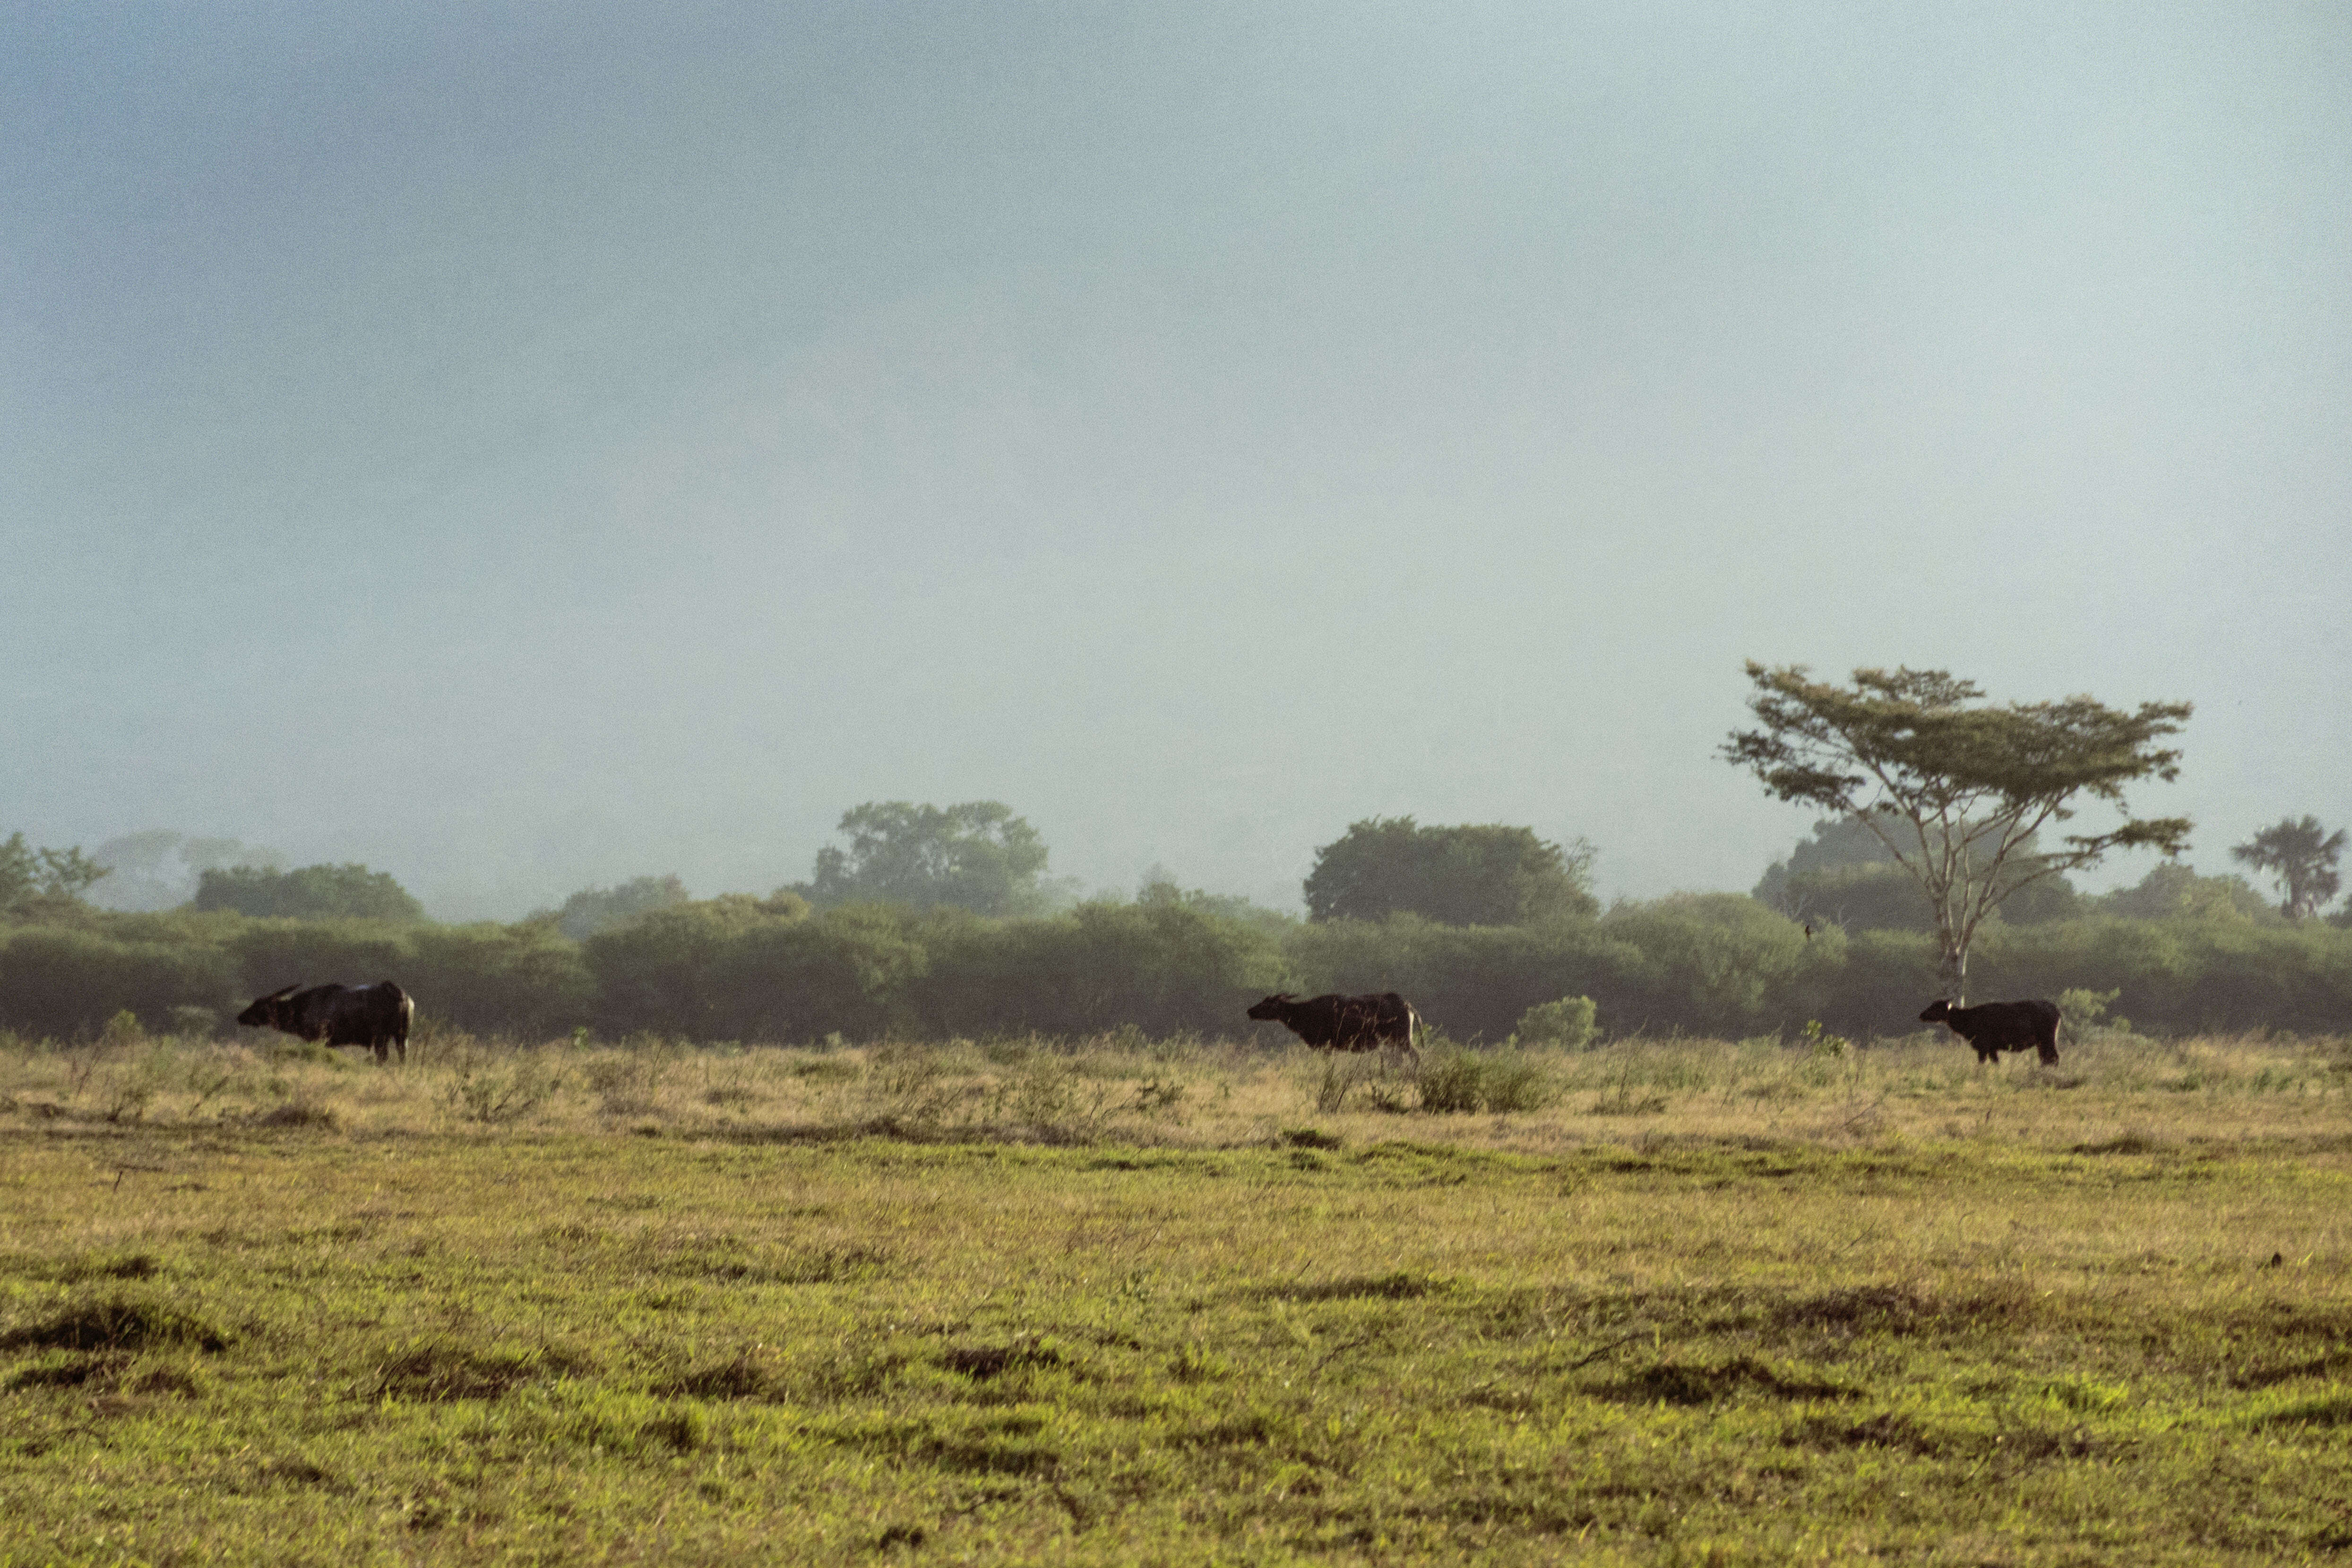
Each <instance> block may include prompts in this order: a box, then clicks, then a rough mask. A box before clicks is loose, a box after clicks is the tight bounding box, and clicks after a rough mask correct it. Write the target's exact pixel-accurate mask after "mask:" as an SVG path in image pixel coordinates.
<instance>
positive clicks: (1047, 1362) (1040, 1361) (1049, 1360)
mask: <svg viewBox="0 0 2352 1568" xmlns="http://www.w3.org/2000/svg"><path fill="white" fill-rule="evenodd" d="M1065 1362H1066V1358H1065V1357H1064V1356H1063V1354H1062V1352H1060V1351H1059V1350H1057V1349H1055V1347H1054V1346H1053V1345H1052V1344H1051V1343H1049V1342H1046V1341H1043V1340H1018V1341H1015V1342H1013V1343H1012V1344H1009V1345H958V1346H956V1347H954V1348H952V1349H950V1350H949V1351H947V1352H944V1353H943V1354H942V1355H940V1365H941V1366H943V1367H945V1368H947V1369H948V1370H949V1371H950V1372H956V1373H962V1374H963V1375H964V1376H966V1377H969V1378H971V1379H973V1380H975V1381H985V1380H986V1379H989V1378H992V1377H995V1376H998V1375H999V1374H1001V1373H1006V1372H1010V1371H1012V1370H1013V1369H1014V1368H1016V1367H1024V1366H1061V1365H1063V1364H1065Z"/></svg>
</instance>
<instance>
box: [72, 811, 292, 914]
mask: <svg viewBox="0 0 2352 1568" xmlns="http://www.w3.org/2000/svg"><path fill="white" fill-rule="evenodd" d="M90 858H91V859H93V860H95V861H97V862H98V863H99V864H100V865H101V866H103V867H105V868H107V871H108V872H109V875H108V877H107V879H106V880H105V881H103V882H101V883H100V884H99V887H98V890H97V892H96V893H95V894H94V895H93V897H92V898H91V900H90V901H91V902H92V903H96V904H101V905H103V906H105V907H106V908H108V909H110V910H172V909H177V908H179V907H180V906H181V905H182V904H184V903H186V902H187V901H188V900H190V899H192V898H194V897H195V894H196V883H197V880H198V879H200V878H201V877H202V876H203V875H204V873H205V872H206V871H211V870H221V869H226V868H228V867H231V866H266V867H268V868H272V869H278V868H283V867H284V866H285V864H286V857H285V856H283V855H280V854H279V853H278V851H277V850H275V849H265V848H263V847H260V846H259V845H256V844H244V843H240V842H238V841H237V840H236V839H234V838H197V837H190V836H189V835H187V834H184V833H173V832H171V831H169V830H168V829H165V828H151V829H149V830H147V831H145V832H142V833H126V834H124V835H123V836H122V837H119V838H110V839H108V840H107V841H106V842H105V843H103V844H101V845H100V846H99V847H97V848H95V849H93V850H91V851H90Z"/></svg>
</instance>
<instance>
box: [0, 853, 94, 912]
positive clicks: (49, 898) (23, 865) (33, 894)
mask: <svg viewBox="0 0 2352 1568" xmlns="http://www.w3.org/2000/svg"><path fill="white" fill-rule="evenodd" d="M105 875H106V868H105V867H103V866H101V865H100V864H99V863H98V862H97V861H95V860H92V859H91V858H89V856H87V855H84V854H83V853H82V852H81V848H80V847H79V845H77V846H75V847H73V848H70V849H36V848H34V847H32V846H31V845H29V844H27V843H26V842H25V836H24V835H23V834H22V833H12V834H10V835H9V836H8V837H7V838H6V840H5V842H0V916H16V915H23V914H26V913H28V912H31V911H33V910H36V909H37V907H38V906H39V905H41V904H43V903H66V904H69V903H71V902H72V901H73V900H77V899H79V898H80V897H81V896H82V894H84V893H86V892H88V891H89V889H90V888H91V886H92V885H93V884H95V883H96V882H97V881H98V880H99V879H100V878H102V877H104V876H105Z"/></svg>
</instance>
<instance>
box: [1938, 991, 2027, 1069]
mask: <svg viewBox="0 0 2352 1568" xmlns="http://www.w3.org/2000/svg"><path fill="white" fill-rule="evenodd" d="M1919 1021H1920V1022H1921V1023H1923V1024H1933V1023H1937V1022H1938V1021H1941V1022H1943V1023H1947V1024H1949V1025H1950V1026H1952V1033H1954V1034H1956V1035H1958V1036H1959V1037H1960V1038H1962V1039H1964V1040H1966V1041H1968V1043H1969V1044H1970V1045H1972V1046H1974V1047H1976V1048H1977V1060H1979V1061H1980V1062H1998V1061H2000V1053H2001V1052H2003V1051H2021V1050H2023V1049H2024V1048H2025V1047H2028V1046H2032V1047H2033V1048H2034V1049H2035V1050H2036V1051H2038V1052H2039V1053H2041V1057H2042V1065H2043V1066H2044V1067H2048V1066H2050V1065H2051V1064H2053V1063H2054V1062H2056V1061H2057V1059H2058V1004H2056V1003H2055V1002H2041V1001H2034V1002H1986V1003H1982V1004H1979V1005H1977V1006H1974V1007H1955V1006H1953V1005H1951V1004H1950V1003H1949V1002H1930V1003H1928V1004H1927V1011H1926V1012H1924V1013H1922V1014H1920V1015H1919Z"/></svg>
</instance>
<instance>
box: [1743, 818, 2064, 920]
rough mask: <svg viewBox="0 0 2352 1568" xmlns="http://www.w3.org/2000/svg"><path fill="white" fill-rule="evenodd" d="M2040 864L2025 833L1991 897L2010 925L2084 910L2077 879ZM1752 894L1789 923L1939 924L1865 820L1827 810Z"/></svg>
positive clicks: (1980, 848)
mask: <svg viewBox="0 0 2352 1568" xmlns="http://www.w3.org/2000/svg"><path fill="white" fill-rule="evenodd" d="M1987 852H1988V846H1986V845H1985V844H1984V843H1982V842H1981V841H1980V842H1979V844H1978V845H1976V846H1975V847H1974V848H1973V849H1972V850H1971V853H1972V854H1975V855H1978V856H1982V855H1984V854H1985V853H1987ZM1982 869H1983V868H1979V874H1981V872H1982ZM2003 879H2004V880H2005V881H2006V882H2007V883H2008V884H2009V886H2008V887H2007V888H2006V889H2004V891H2003V892H2002V893H2001V896H2000V899H1999V900H1996V901H1997V902H1998V903H1999V904H2000V917H2001V919H2003V920H2005V921H2008V922H2010V923H2011V925H2041V924H2044V923H2046V922H2048V921H2060V920H2065V919H2068V918H2069V917H2071V916H2074V915H2076V914H2079V913H2080V912H2081V911H2082V908H2083V900H2082V896H2081V895H2080V894H2078V893H2077V892H2076V891H2075V890H2074V885H2073V884H2072V883H2070V882H2068V881H2067V880H2066V879H2065V878H2064V877H2063V876H2056V875H2051V876H2044V875H2042V857H2041V856H2040V854H2039V853H2037V851H2036V847H2035V836H2034V835H2032V834H2028V835H2026V837H2025V838H2024V839H2023V840H2022V841H2021V843H2019V845H2018V846H2017V848H2016V851H2015V853H2014V854H2012V855H2011V858H2010V863H2009V865H2008V867H2007V868H2004V871H2003ZM1751 896H1752V897H1753V898H1754V899H1755V900H1756V901H1757V902H1759V903H1760V904H1763V905H1765V906H1766V907H1768V908H1770V909H1774V910H1780V913H1782V914H1784V915H1786V916H1788V917H1789V918H1790V920H1793V921H1808V922H1811V923H1814V924H1822V923H1827V924H1831V925H1840V926H1844V927H1846V928H1847V929H1849V930H1852V931H1934V930H1935V929H1936V922H1935V918H1934V915H1933V913H1932V911H1930V910H1929V909H1928V908H1927V900H1925V899H1923V898H1921V897H1920V896H1919V885H1918V883H1916V881H1914V880H1913V879H1911V878H1910V877H1909V876H1908V875H1906V873H1905V871H1904V869H1903V868H1902V866H1901V865H1900V864H1899V863H1898V862H1897V861H1896V860H1895V854H1894V851H1892V850H1890V849H1889V848H1887V847H1886V846H1885V843H1884V842H1882V841H1881V840H1880V839H1879V837H1878V836H1877V835H1876V834H1874V833H1873V832H1871V830H1870V828H1869V826H1867V825H1866V824H1864V823H1863V822H1860V821H1858V820H1856V819H1855V818H1853V817H1850V816H1825V817H1823V818H1822V819H1821V820H1820V821H1819V822H1816V823H1815V824H1813V831H1812V836H1811V837H1809V838H1801V839H1799V840H1798V841H1797V847H1796V848H1795V849H1794V850H1792V851H1791V852H1790V855H1789V858H1787V859H1786V860H1775V861H1773V862H1772V864H1771V867H1770V868H1769V869H1768V870H1766V871H1765V873H1764V877H1763V879H1762V880H1761V881H1759V882H1758V883H1757V884H1756V888H1755V891H1754V893H1753V894H1752V895H1751Z"/></svg>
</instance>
